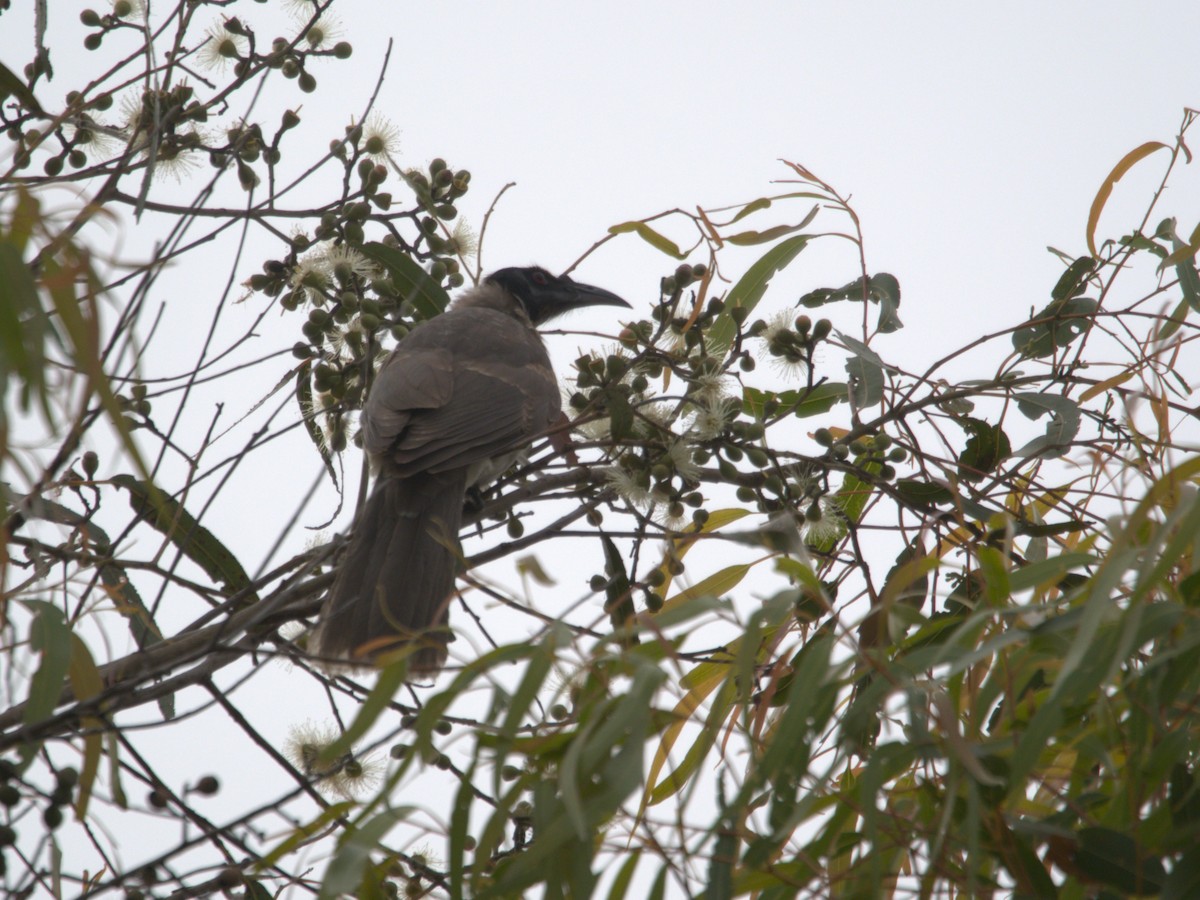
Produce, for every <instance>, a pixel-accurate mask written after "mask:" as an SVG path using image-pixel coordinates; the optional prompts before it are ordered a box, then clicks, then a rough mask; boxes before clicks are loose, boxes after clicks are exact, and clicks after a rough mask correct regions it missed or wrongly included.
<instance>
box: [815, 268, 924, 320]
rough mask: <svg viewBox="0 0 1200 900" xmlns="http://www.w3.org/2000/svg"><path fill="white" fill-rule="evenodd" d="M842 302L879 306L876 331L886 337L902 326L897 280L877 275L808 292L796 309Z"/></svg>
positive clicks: (883, 273) (888, 275) (898, 283)
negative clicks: (867, 302)
mask: <svg viewBox="0 0 1200 900" xmlns="http://www.w3.org/2000/svg"><path fill="white" fill-rule="evenodd" d="M842 300H857V301H858V302H860V303H861V302H862V301H863V300H869V301H870V302H871V303H878V304H879V321H878V323H876V330H877V331H879V332H880V333H881V334H890V333H891V332H893V331H899V330H900V329H901V328H903V327H904V323H903V322H901V321H900V315H899V309H900V281H899V279H897V278H896V276H895V275H892V274H889V273H888V272H880V273H879V274H877V275H870V276H864V277H860V278H856V279H855V280H854V281H852V282H850V283H849V284H845V285H842V286H841V287H840V288H817V289H816V290H814V291H809V292H808V293H807V294H804V295H803V296H802V297H801V298H800V306H805V307H807V308H809V309H816V308H817V307H819V306H824V305H825V304H826V303H837V302H840V301H842Z"/></svg>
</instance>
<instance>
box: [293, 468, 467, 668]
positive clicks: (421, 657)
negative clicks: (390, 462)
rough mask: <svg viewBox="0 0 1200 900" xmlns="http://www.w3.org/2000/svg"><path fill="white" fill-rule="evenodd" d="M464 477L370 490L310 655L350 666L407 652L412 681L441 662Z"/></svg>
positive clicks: (446, 475)
mask: <svg viewBox="0 0 1200 900" xmlns="http://www.w3.org/2000/svg"><path fill="white" fill-rule="evenodd" d="M466 481H467V475H466V470H463V469H459V470H457V471H452V472H443V473H440V474H437V475H433V474H428V473H426V474H422V475H417V476H414V477H411V478H404V479H396V478H388V479H384V480H382V481H380V483H379V484H377V485H376V486H375V490H374V492H373V493H372V494H371V497H370V499H369V500H368V501H367V504H366V506H365V507H364V508H363V511H362V515H361V516H360V517H359V521H358V522H357V524H356V525H355V528H354V533H353V534H352V535H351V537H350V545H349V547H348V548H347V550H346V553H345V555H344V556H343V557H342V560H341V563H340V564H339V566H338V573H337V577H336V579H335V580H334V583H333V588H332V590H330V592H329V595H328V596H327V597H326V598H325V603H324V605H323V606H322V607H321V614H320V617H319V619H318V624H317V629H316V631H315V632H314V634H313V636H312V638H311V640H310V642H309V644H310V650H311V652H312V653H313V654H314V655H316V656H321V657H324V658H326V659H334V660H345V661H348V662H350V663H352V664H354V663H357V664H367V663H371V662H373V661H374V660H375V659H376V658H377V657H378V656H379V655H380V654H386V653H388V652H389V651H394V650H398V649H400V648H402V647H404V646H405V645H408V644H413V645H416V647H417V649H415V650H414V652H413V653H412V654H411V655H410V656H409V657H408V665H409V671H410V672H412V673H413V674H431V673H433V672H436V671H437V670H438V669H440V668H441V667H442V664H443V663H444V662H445V661H446V644H447V642H448V641H449V639H450V631H449V627H448V623H449V618H450V610H449V606H450V595H451V592H452V591H453V590H454V575H455V571H456V570H457V566H458V529H459V526H460V524H461V523H462V506H463V494H464V493H465V491H466Z"/></svg>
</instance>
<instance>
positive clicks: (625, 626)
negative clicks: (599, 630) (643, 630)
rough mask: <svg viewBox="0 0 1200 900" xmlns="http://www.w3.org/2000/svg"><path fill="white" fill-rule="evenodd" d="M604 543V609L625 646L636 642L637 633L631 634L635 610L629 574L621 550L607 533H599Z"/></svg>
mask: <svg viewBox="0 0 1200 900" xmlns="http://www.w3.org/2000/svg"><path fill="white" fill-rule="evenodd" d="M600 540H601V542H602V543H603V545H604V571H605V572H606V573H607V575H608V585H607V587H605V589H604V593H605V596H606V597H607V600H606V601H605V603H604V609H605V611H606V612H607V613H608V617H609V619H610V620H611V621H612V626H613V631H614V632H616V633H617V634H619V635H621V636H622V642H623V643H625V645H626V646H631V645H632V644H636V643H637V640H638V639H637V635H636V634H633V633H632V631H631V630H630V626H631V625H632V623H633V618H634V616H635V615H637V610H636V609H634V608H633V591H632V588H631V587H630V582H629V575H628V573H627V572H626V571H625V561H624V560H623V559H621V552H620V551H619V550H618V549H617V545H616V544H614V543H613V542H612V539H611V538H609V536H608V535H606V534H602V535H600Z"/></svg>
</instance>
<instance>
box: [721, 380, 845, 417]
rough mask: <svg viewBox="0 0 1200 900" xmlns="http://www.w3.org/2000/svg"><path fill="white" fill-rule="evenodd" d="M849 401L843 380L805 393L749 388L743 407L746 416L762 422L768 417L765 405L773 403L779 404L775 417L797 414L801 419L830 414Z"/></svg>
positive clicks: (743, 391)
mask: <svg viewBox="0 0 1200 900" xmlns="http://www.w3.org/2000/svg"><path fill="white" fill-rule="evenodd" d="M849 399H850V387H849V385H847V384H845V383H844V382H840V381H823V382H821V383H820V384H816V385H813V387H812V388H811V389H809V390H804V391H780V392H779V393H775V392H774V391H760V390H759V389H758V388H752V387H746V388H743V390H742V408H743V409H744V410H745V411H746V414H747V415H750V416H753V417H754V418H756V419H762V418H764V416H765V415H766V404H767V402H768V401H771V400H773V401H774V402H775V403H776V404H777V408H776V410H775V412H774V413H773V414H772V415H773V416H775V417H783V416H786V415H789V414H790V415H794V416H796V418H798V419H806V418H808V417H809V416H818V415H821V414H822V413H827V412H829V410H831V409H833V408H834V407H835V406H837V405H838V404H839V403H845V402H846V401H847V400H849Z"/></svg>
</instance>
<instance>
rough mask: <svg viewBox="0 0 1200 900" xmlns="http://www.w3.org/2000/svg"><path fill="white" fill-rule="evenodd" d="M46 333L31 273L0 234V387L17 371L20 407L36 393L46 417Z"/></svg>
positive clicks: (18, 252)
mask: <svg viewBox="0 0 1200 900" xmlns="http://www.w3.org/2000/svg"><path fill="white" fill-rule="evenodd" d="M48 334H53V332H52V331H51V329H50V324H49V321H48V319H47V318H46V314H45V313H44V312H43V311H42V307H41V304H40V302H39V301H38V291H37V283H36V282H35V281H34V279H33V274H32V273H31V272H30V271H29V266H27V265H25V261H24V260H23V259H22V258H21V252H20V250H19V249H18V248H17V247H16V246H15V245H14V244H13V242H12V241H11V240H10V239H9V238H8V237H7V236H6V237H4V238H0V387H3V385H4V384H5V382H6V381H7V376H8V375H9V374H13V375H16V376H17V378H19V379H20V380H21V382H22V387H21V391H20V402H21V408H22V409H23V410H27V409H29V401H30V399H31V397H36V398H37V399H38V401H39V403H40V405H41V408H42V413H43V415H44V416H45V417H46V419H47V420H48V421H49V419H50V407H49V406H48V404H47V402H46V393H45V384H44V382H43V380H42V375H43V372H44V371H45V367H46V363H45V357H44V351H43V348H44V345H45V341H46V336H47V335H48ZM2 414H3V413H2V411H0V415H2Z"/></svg>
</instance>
